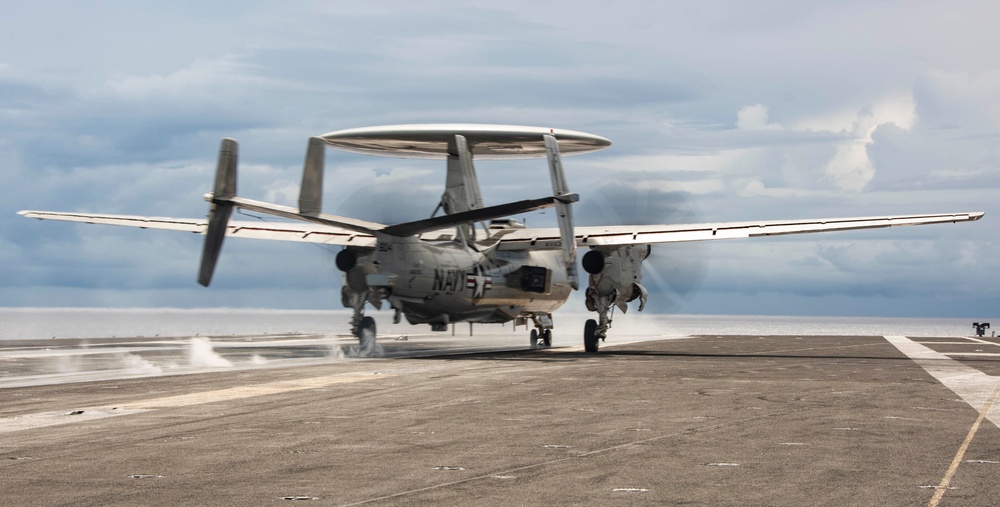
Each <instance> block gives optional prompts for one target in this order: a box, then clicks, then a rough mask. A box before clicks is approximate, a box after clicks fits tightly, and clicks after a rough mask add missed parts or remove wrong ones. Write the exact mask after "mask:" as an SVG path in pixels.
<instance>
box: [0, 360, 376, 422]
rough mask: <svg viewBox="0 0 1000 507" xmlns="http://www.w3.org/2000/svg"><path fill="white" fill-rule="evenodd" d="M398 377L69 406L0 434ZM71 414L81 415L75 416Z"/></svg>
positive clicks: (357, 376) (358, 376)
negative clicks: (80, 406)
mask: <svg viewBox="0 0 1000 507" xmlns="http://www.w3.org/2000/svg"><path fill="white" fill-rule="evenodd" d="M394 376H395V375H386V374H377V373H361V372H356V373H350V374H340V375H327V376H323V377H311V378H304V379H295V380H282V381H278V382H271V383H267V384H260V385H256V386H239V387H230V388H228V389H219V390H215V391H206V392H200V393H190V394H179V395H176V396H164V397H161V398H151V399H147V400H136V401H130V402H124V403H119V404H112V405H103V406H97V407H84V408H77V407H67V408H66V410H62V411H58V412H40V413H34V414H24V415H20V416H15V417H5V418H0V433H9V432H13V431H21V430H28V429H34V428H43V427H46V426H56V425H59V424H72V423H80V422H85V421H94V420H97V419H104V418H108V417H115V416H120V415H128V414H138V413H143V412H149V411H151V410H156V409H161V408H177V407H187V406H190V405H200V404H204V403H217V402H220V401H231V400H238V399H243V398H250V397H254V396H267V395H271V394H282V393H287V392H292V391H302V390H306V389H317V388H322V387H329V386H332V385H336V384H351V383H354V382H364V381H366V380H378V379H383V378H390V377H394ZM72 412H79V413H76V414H73V413H72Z"/></svg>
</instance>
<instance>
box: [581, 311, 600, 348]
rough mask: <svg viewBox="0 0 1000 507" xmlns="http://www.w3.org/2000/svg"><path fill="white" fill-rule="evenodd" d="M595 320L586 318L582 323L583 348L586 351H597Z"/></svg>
mask: <svg viewBox="0 0 1000 507" xmlns="http://www.w3.org/2000/svg"><path fill="white" fill-rule="evenodd" d="M597 345H598V340H597V321H596V320H594V319H587V322H586V323H585V324H584V325H583V349H584V350H586V351H587V352H597Z"/></svg>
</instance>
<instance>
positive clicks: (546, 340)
mask: <svg viewBox="0 0 1000 507" xmlns="http://www.w3.org/2000/svg"><path fill="white" fill-rule="evenodd" d="M542 344H543V345H545V346H546V347H551V346H552V330H551V329H546V330H545V331H542Z"/></svg>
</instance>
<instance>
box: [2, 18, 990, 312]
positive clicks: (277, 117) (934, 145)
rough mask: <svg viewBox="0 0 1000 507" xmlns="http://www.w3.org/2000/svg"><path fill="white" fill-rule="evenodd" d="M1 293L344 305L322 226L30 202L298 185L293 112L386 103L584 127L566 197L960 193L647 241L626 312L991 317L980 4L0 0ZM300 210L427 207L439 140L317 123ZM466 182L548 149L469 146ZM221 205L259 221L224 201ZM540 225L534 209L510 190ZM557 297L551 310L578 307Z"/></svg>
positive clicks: (515, 174) (284, 196)
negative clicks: (958, 215)
mask: <svg viewBox="0 0 1000 507" xmlns="http://www.w3.org/2000/svg"><path fill="white" fill-rule="evenodd" d="M0 10H2V12H4V16H3V17H2V18H0V176H2V181H3V183H2V185H0V306H12V307H18V306H63V307H182V308H187V307H260V308H306V309H326V308H338V307H340V285H341V275H340V272H339V271H337V270H336V268H335V267H334V265H333V258H334V255H335V253H336V247H323V246H317V245H310V244H298V243H282V242H271V241H251V240H234V239H230V240H228V241H227V242H226V244H225V248H224V249H223V253H222V257H221V261H220V264H219V267H218V269H217V271H216V275H215V279H214V281H213V285H212V286H211V287H210V288H208V289H205V288H202V287H201V286H199V285H197V283H196V281H195V279H196V271H197V266H198V261H199V257H200V251H201V237H200V236H197V235H193V234H182V233H174V232H170V231H149V230H140V229H131V228H117V227H108V226H92V225H85V224H70V223H58V222H40V221H36V220H28V219H24V218H21V217H19V216H17V215H16V214H15V213H16V212H17V211H18V210H22V209H34V210H57V211H85V212H95V213H117V214H133V215H152V216H170V217H203V216H204V215H205V214H206V212H207V204H206V203H205V202H204V201H203V199H202V195H203V194H204V193H205V192H207V191H209V190H210V187H211V184H212V179H213V174H214V167H215V158H216V155H217V150H218V146H219V140H220V139H221V138H223V137H232V138H235V139H237V140H239V141H240V164H241V165H240V173H239V177H240V181H239V193H240V195H241V196H244V197H248V198H252V199H258V200H266V201H272V202H278V203H281V204H288V205H294V204H295V202H296V199H297V195H298V182H299V178H300V175H301V167H302V161H303V158H304V155H305V148H306V144H307V140H308V138H309V136H312V135H317V134H322V133H325V132H330V131H334V130H340V129H346V128H354V127H364V126H374V125H391V124H403V123H434V122H449V123H451V122H462V123H466V122H468V123H500V124H514V125H532V126H544V127H555V128H564V129H572V130H581V131H584V132H590V133H594V134H597V135H601V136H604V137H606V138H609V139H611V140H612V142H613V143H614V144H613V145H612V146H611V147H610V148H609V149H607V150H604V151H601V152H597V153H595V154H589V155H582V156H576V157H567V158H566V159H565V161H564V165H565V167H566V171H567V177H568V179H569V184H570V187H571V189H572V190H573V191H575V192H578V193H579V194H581V197H582V201H581V202H580V203H579V205H577V211H576V213H577V218H578V220H577V223H578V224H603V223H615V222H618V223H646V224H648V223H690V222H723V221H740V220H757V219H794V218H819V217H839V216H870V215H883V214H908V213H944V212H966V211H985V212H986V217H985V218H984V219H982V220H981V221H979V222H975V223H970V224H957V225H944V226H927V227H913V228H899V229H890V230H872V231H855V232H844V233H834V234H820V235H802V236H788V237H777V238H774V237H772V238H765V239H753V240H733V241H716V242H710V243H698V244H685V245H661V246H658V247H656V248H654V251H653V256H652V257H651V259H650V261H648V262H647V264H648V267H649V268H650V269H648V270H647V271H646V275H645V282H646V284H647V285H648V286H649V288H650V292H651V297H650V306H649V309H650V310H649V311H654V312H678V313H708V314H768V315H830V316H903V317H969V318H972V319H977V318H986V317H990V316H997V315H1000V311H998V303H1000V296H998V295H997V292H996V290H995V287H996V286H997V282H998V280H997V277H998V274H1000V255H997V252H1000V241H998V239H997V233H998V232H1000V204H998V203H1000V197H998V195H1000V193H998V192H997V190H998V189H1000V58H997V56H996V48H997V47H998V46H1000V33H998V32H997V31H996V30H995V26H994V25H995V20H997V19H1000V3H997V2H995V1H967V2H950V3H943V2H932V1H928V2H921V1H879V2H872V1H870V0H867V1H850V0H848V1H843V2H802V1H746V2H741V1H699V2H678V1H662V2H640V1H620V2H590V1H585V0H577V1H572V2H569V1H565V2H562V1H555V2H526V1H505V2H481V1H463V2H450V1H433V0H432V1H424V2H402V1H385V2H369V1H357V2H355V1H337V2H319V1H317V2H309V1H301V2H267V1H263V2H260V1H252V0H241V1H239V2H232V1H218V2H191V1H175V2H166V3H162V2H161V3H154V2H124V1H121V2H111V1H91V2H75V1H45V0H41V1H38V2H14V1H9V0H0ZM326 164H327V169H326V181H325V191H324V209H325V211H327V212H331V213H339V214H345V215H350V216H356V217H359V218H366V219H369V220H376V221H385V222H390V223H393V222H400V221H405V220H410V219H418V218H424V217H425V216H427V215H429V214H430V213H431V211H433V209H434V206H435V205H436V204H437V202H438V199H439V198H440V194H441V191H442V190H443V182H444V164H443V163H441V162H440V161H425V160H398V159H391V158H383V157H369V156H362V155H353V154H347V153H341V152H335V151H332V150H329V151H328V153H327V162H326ZM476 167H477V171H478V173H479V179H480V182H481V184H482V186H483V195H484V198H485V200H486V201H487V204H498V203H501V202H506V201H509V200H514V199H524V198H533V197H540V195H536V194H538V188H539V186H540V185H541V187H542V188H546V187H547V186H548V175H547V171H546V168H545V163H544V161H543V160H528V161H517V162H510V161H481V162H479V163H478V164H477V166H476ZM236 218H237V219H243V220H256V218H254V217H252V216H245V215H237V216H236ZM519 218H522V219H525V220H526V222H527V223H528V225H529V226H532V225H534V226H549V225H552V221H551V218H552V217H551V213H549V214H546V213H535V214H532V215H527V216H523V217H519ZM582 306H583V305H582V300H581V299H580V298H579V296H574V298H573V299H571V300H570V301H569V302H568V303H567V305H566V306H565V307H564V308H565V309H566V310H565V311H582V310H583V308H582Z"/></svg>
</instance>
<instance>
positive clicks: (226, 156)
mask: <svg viewBox="0 0 1000 507" xmlns="http://www.w3.org/2000/svg"><path fill="white" fill-rule="evenodd" d="M238 162H239V144H238V143H237V142H236V140H235V139H229V138H225V139H223V140H222V145H221V146H220V148H219V163H218V165H217V166H216V169H215V187H214V188H213V192H212V194H210V196H208V195H206V196H205V197H206V200H208V201H209V202H211V203H212V205H211V207H210V208H209V210H208V230H207V231H205V247H204V249H203V250H202V251H201V268H200V269H199V270H198V283H200V284H201V285H203V286H205V287H208V284H210V283H212V273H214V272H215V264H216V263H217V262H218V260H219V253H220V252H221V251H222V240H224V239H225V238H226V226H227V225H228V224H229V217H230V216H231V215H232V214H233V204H232V203H231V202H226V200H228V199H232V198H233V197H236V166H237V164H238Z"/></svg>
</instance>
